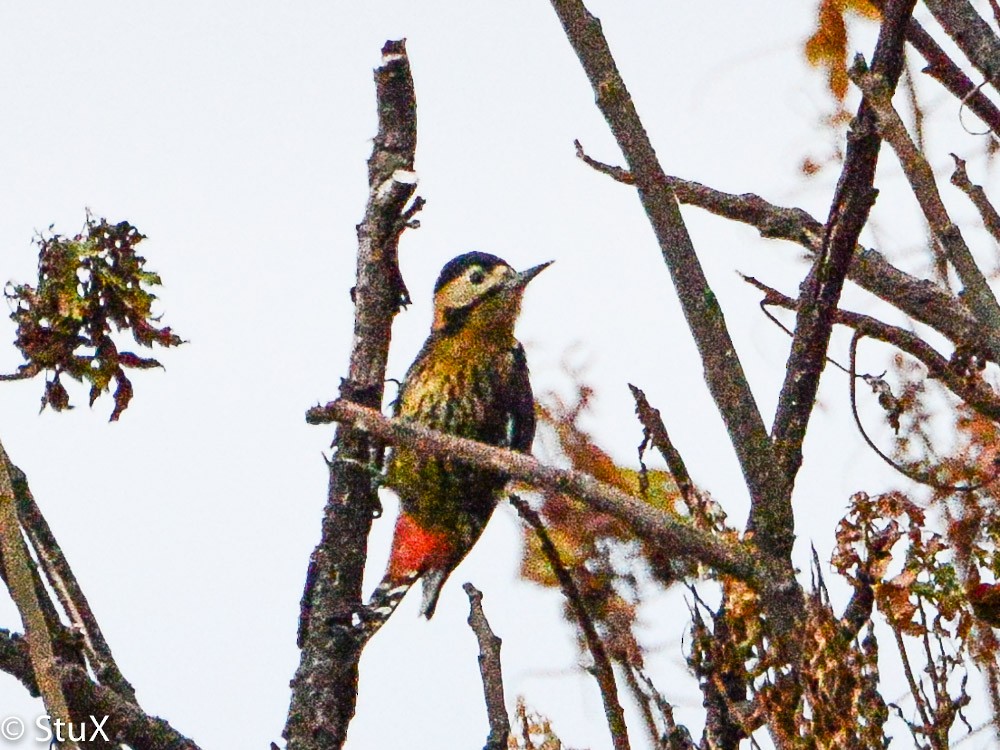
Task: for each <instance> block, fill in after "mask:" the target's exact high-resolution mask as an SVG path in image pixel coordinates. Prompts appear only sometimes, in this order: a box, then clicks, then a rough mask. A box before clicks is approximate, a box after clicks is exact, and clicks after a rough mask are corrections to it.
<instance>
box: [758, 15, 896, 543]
mask: <svg viewBox="0 0 1000 750" xmlns="http://www.w3.org/2000/svg"><path fill="white" fill-rule="evenodd" d="M914 3H915V0H889V1H888V2H887V3H886V4H885V11H884V14H883V15H884V18H883V21H882V28H881V29H880V30H879V37H878V42H877V44H876V46H875V54H874V56H873V68H874V69H875V70H877V71H878V72H879V73H880V74H881V75H883V76H884V79H885V81H886V85H887V87H888V90H889V91H890V92H891V91H893V90H895V87H896V84H897V83H898V81H899V76H900V74H901V72H902V70H903V40H904V38H905V34H906V29H907V26H908V25H909V19H910V14H911V13H912V12H913V6H914ZM880 145H881V140H880V138H879V135H878V131H877V129H876V119H875V113H874V111H873V110H872V107H871V104H870V103H869V102H868V101H867V100H864V101H862V103H861V107H860V109H859V110H858V114H857V117H855V119H854V122H853V123H852V125H851V131H850V133H849V134H848V139H847V154H846V157H845V159H844V168H843V170H842V172H841V174H840V181H839V182H838V184H837V189H836V192H835V194H834V199H833V204H832V206H831V208H830V216H829V218H828V219H827V223H826V231H825V236H824V238H823V245H822V247H821V248H820V251H819V252H818V253H817V255H816V259H815V261H814V262H813V266H812V268H811V269H810V271H809V274H808V276H806V279H805V281H804V282H803V284H802V291H801V295H800V301H799V309H798V314H797V316H796V324H795V334H794V337H793V339H792V347H791V353H790V355H789V358H788V363H787V367H786V370H785V381H784V383H783V384H782V387H781V394H780V396H779V399H778V410H777V414H776V415H775V419H774V426H773V427H772V430H771V437H772V439H773V440H774V444H775V450H776V455H775V462H774V472H773V476H774V479H775V481H776V482H778V483H780V484H781V485H782V491H781V493H780V496H779V497H778V498H776V501H775V502H774V503H772V504H770V505H762V504H754V506H753V507H751V510H750V526H751V527H752V528H754V529H755V530H756V531H757V533H758V537H757V538H758V541H759V543H760V548H761V549H762V550H766V551H768V554H769V555H777V556H779V557H782V558H784V557H786V556H787V555H788V554H789V553H790V552H791V548H792V543H793V542H794V535H793V533H792V531H793V525H792V509H791V496H792V488H793V487H794V484H795V477H796V475H797V474H798V471H799V467H800V466H801V465H802V441H803V439H804V438H805V434H806V428H807V426H808V424H809V417H810V415H811V414H812V408H813V403H814V402H815V400H816V391H817V389H818V388H819V378H820V374H821V373H822V372H823V367H824V365H825V364H826V352H827V348H828V346H829V343H830V332H831V330H832V328H833V322H834V315H835V312H836V309H837V303H838V302H839V300H840V293H841V291H842V290H843V288H844V278H845V277H846V276H847V271H848V268H849V266H850V264H851V259H852V257H853V254H854V248H855V245H856V244H857V241H858V236H859V235H860V233H861V229H862V228H863V227H864V225H865V223H866V222H867V221H868V214H869V212H870V211H871V207H872V205H873V203H874V202H875V195H876V191H875V189H874V187H873V184H874V180H875V165H876V164H877V163H878V155H879V149H880Z"/></svg>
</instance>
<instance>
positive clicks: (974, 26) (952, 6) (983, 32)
mask: <svg viewBox="0 0 1000 750" xmlns="http://www.w3.org/2000/svg"><path fill="white" fill-rule="evenodd" d="M924 5H926V6H927V9H928V10H929V11H930V12H931V13H932V14H933V15H934V18H935V20H937V22H938V23H939V24H941V28H943V29H944V30H945V32H946V33H947V34H948V36H950V37H951V38H952V40H953V41H954V42H955V44H957V45H958V48H959V49H960V50H962V54H964V55H965V56H966V57H967V58H969V62H971V63H972V64H973V65H975V66H976V68H977V69H978V70H979V72H980V73H982V74H983V75H984V76H985V77H986V80H988V81H989V82H990V83H991V84H992V85H993V88H994V89H997V90H1000V85H998V84H1000V39H998V38H997V36H996V34H994V33H993V30H992V29H991V28H990V25H989V24H988V23H987V22H986V21H984V20H983V18H982V16H980V15H979V13H977V12H976V9H975V8H974V7H973V6H972V3H970V2H968V0H924Z"/></svg>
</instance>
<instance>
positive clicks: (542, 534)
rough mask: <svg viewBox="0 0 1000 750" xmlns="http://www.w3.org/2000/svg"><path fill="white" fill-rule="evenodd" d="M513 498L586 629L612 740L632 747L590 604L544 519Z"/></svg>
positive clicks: (620, 748)
mask: <svg viewBox="0 0 1000 750" xmlns="http://www.w3.org/2000/svg"><path fill="white" fill-rule="evenodd" d="M510 502H511V505H513V506H514V507H515V508H516V509H517V512H518V513H519V514H520V515H521V518H523V519H524V520H525V522H526V523H527V524H528V525H529V526H530V527H531V528H532V529H534V531H535V535H536V536H537V537H538V541H539V543H540V545H541V548H542V554H543V555H545V559H546V560H548V562H549V567H550V568H552V572H553V573H555V576H556V578H557V579H559V587H560V588H561V589H562V592H563V596H565V597H566V600H567V601H568V602H569V604H570V607H571V608H572V610H573V614H574V615H576V622H577V624H578V625H579V626H580V630H581V632H582V633H583V640H584V642H585V643H586V644H587V650H588V651H590V656H591V658H592V659H593V660H594V678H595V679H596V680H597V684H598V686H599V687H600V689H601V699H602V700H603V701H604V715H605V716H606V717H607V720H608V729H609V730H611V741H612V744H613V745H614V748H615V750H629V748H630V745H629V741H628V727H627V726H626V725H625V712H624V711H623V710H622V704H621V702H620V701H619V700H618V688H617V686H616V685H615V672H614V669H613V668H612V667H611V659H610V658H609V657H608V652H607V650H606V649H605V648H604V642H603V641H601V637H600V636H599V635H598V634H597V628H596V627H594V620H593V618H591V616H590V613H589V612H587V607H586V605H585V604H584V603H583V597H582V596H581V595H580V589H579V588H577V585H576V582H575V581H574V580H573V576H571V575H570V574H569V571H568V570H566V566H565V565H563V561H562V559H561V558H560V557H559V550H557V549H556V545H555V544H553V543H552V539H551V538H550V537H549V533H548V532H547V531H546V530H545V524H543V523H542V519H541V518H539V517H538V514H537V513H536V512H535V511H534V510H533V509H532V508H531V506H530V505H528V504H527V503H526V502H524V500H522V499H521V498H519V497H517V496H516V495H511V497H510Z"/></svg>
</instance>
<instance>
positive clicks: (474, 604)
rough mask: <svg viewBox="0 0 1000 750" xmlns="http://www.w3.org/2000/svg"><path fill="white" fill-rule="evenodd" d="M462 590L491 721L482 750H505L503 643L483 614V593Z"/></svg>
mask: <svg viewBox="0 0 1000 750" xmlns="http://www.w3.org/2000/svg"><path fill="white" fill-rule="evenodd" d="M462 588H463V589H465V593H466V595H468V597H469V627H471V628H472V632H473V633H475V635H476V640H478V641H479V674H480V675H481V676H482V678H483V696H484V697H485V699H486V715H487V716H488V717H489V722H490V734H489V737H487V738H486V747H485V748H484V750H507V739H508V738H509V737H510V719H509V718H508V717H507V706H506V703H505V702H504V697H503V671H502V670H501V668H500V646H501V645H502V643H503V642H502V641H501V640H500V638H499V636H497V634H496V633H494V632H493V629H492V628H491V627H490V623H489V621H488V620H487V619H486V613H485V612H483V592H482V591H480V590H479V589H477V588H476V587H475V586H473V585H472V584H471V583H466V584H465V585H464V586H462Z"/></svg>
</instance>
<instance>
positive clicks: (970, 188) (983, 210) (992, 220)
mask: <svg viewBox="0 0 1000 750" xmlns="http://www.w3.org/2000/svg"><path fill="white" fill-rule="evenodd" d="M951 158H952V159H954V160H955V171H954V172H952V173H951V184H952V185H954V186H955V187H957V188H958V189H959V190H961V191H962V192H963V193H965V194H966V195H967V196H969V200H971V201H972V205H974V206H975V207H976V210H977V211H979V216H980V218H981V219H982V220H983V226H985V227H986V231H988V232H989V233H990V235H991V236H992V237H993V239H994V240H996V241H997V242H1000V213H997V210H996V209H995V208H994V207H993V204H992V203H990V199H989V198H987V197H986V191H985V190H983V188H982V186H981V185H976V184H975V183H973V182H972V180H970V179H969V173H968V172H967V171H966V170H965V159H959V158H958V157H957V156H955V154H952V155H951Z"/></svg>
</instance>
